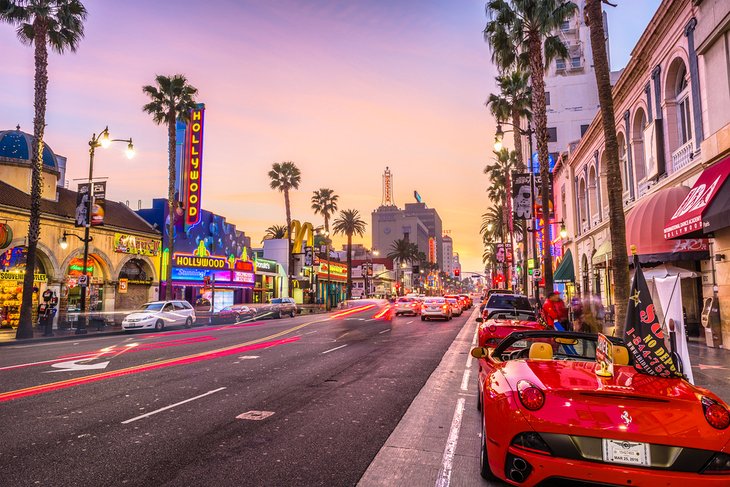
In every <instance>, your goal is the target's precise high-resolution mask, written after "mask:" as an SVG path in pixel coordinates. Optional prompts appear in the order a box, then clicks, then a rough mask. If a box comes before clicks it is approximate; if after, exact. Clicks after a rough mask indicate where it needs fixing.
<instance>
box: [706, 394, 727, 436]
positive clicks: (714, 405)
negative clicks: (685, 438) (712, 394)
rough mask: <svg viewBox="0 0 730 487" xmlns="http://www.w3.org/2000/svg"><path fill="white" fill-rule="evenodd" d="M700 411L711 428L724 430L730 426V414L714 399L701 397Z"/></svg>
mask: <svg viewBox="0 0 730 487" xmlns="http://www.w3.org/2000/svg"><path fill="white" fill-rule="evenodd" d="M702 409H703V411H704V412H705V419H706V420H707V422H708V423H710V426H712V427H713V428H716V429H719V430H724V429H726V428H727V427H728V426H730V412H728V410H727V409H725V408H724V407H723V406H722V405H721V404H720V403H718V402H717V401H715V400H714V399H711V398H709V397H706V396H703V397H702Z"/></svg>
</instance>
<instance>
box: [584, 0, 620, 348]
mask: <svg viewBox="0 0 730 487" xmlns="http://www.w3.org/2000/svg"><path fill="white" fill-rule="evenodd" d="M585 17H586V23H587V24H588V25H589V27H590V30H591V49H592V50H593V68H594V70H595V72H596V84H597V86H598V100H599V103H600V105H601V121H602V122H603V123H602V125H603V137H604V138H605V140H606V157H607V158H608V163H607V164H606V186H607V188H608V212H609V215H610V219H609V222H608V224H609V228H610V234H611V248H612V249H613V253H612V254H613V256H612V259H613V279H614V285H613V289H614V295H615V299H614V303H615V304H614V306H615V309H616V313H615V314H614V324H615V325H616V328H615V330H616V334H617V335H618V336H621V337H622V336H623V334H624V325H625V323H626V308H627V306H628V301H629V258H628V252H627V249H626V222H625V219H624V202H623V185H622V183H621V170H620V169H619V168H620V166H619V159H618V142H617V139H616V117H615V114H614V110H613V95H612V93H611V79H610V76H609V69H608V56H607V55H606V38H605V37H604V35H605V33H604V31H603V14H602V13H601V0H588V1H587V2H586V6H585Z"/></svg>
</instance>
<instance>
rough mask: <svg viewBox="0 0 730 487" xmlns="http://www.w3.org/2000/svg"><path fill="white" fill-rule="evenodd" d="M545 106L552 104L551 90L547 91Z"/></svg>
mask: <svg viewBox="0 0 730 487" xmlns="http://www.w3.org/2000/svg"><path fill="white" fill-rule="evenodd" d="M545 106H550V92H549V91H546V92H545Z"/></svg>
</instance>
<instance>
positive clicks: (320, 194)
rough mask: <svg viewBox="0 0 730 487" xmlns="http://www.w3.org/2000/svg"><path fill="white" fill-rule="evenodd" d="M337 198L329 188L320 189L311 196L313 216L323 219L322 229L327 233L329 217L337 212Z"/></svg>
mask: <svg viewBox="0 0 730 487" xmlns="http://www.w3.org/2000/svg"><path fill="white" fill-rule="evenodd" d="M339 198H340V197H339V196H338V195H336V194H335V192H334V190H332V189H329V188H320V189H318V190H316V191H314V192H313V194H312V210H314V214H315V215H322V217H323V218H324V229H325V231H326V232H327V233H329V231H330V217H331V216H332V215H334V213H335V212H336V211H337V200H338V199H339Z"/></svg>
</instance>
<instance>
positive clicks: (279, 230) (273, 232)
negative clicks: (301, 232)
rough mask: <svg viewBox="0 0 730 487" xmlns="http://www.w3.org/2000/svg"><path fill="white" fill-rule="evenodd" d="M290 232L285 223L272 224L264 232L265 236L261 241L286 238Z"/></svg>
mask: <svg viewBox="0 0 730 487" xmlns="http://www.w3.org/2000/svg"><path fill="white" fill-rule="evenodd" d="M288 233H289V232H287V230H286V227H285V226H284V225H271V226H270V227H269V228H267V229H266V232H265V233H264V238H262V239H261V241H262V242H263V241H264V240H272V239H281V238H286V236H287V235H288Z"/></svg>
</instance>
